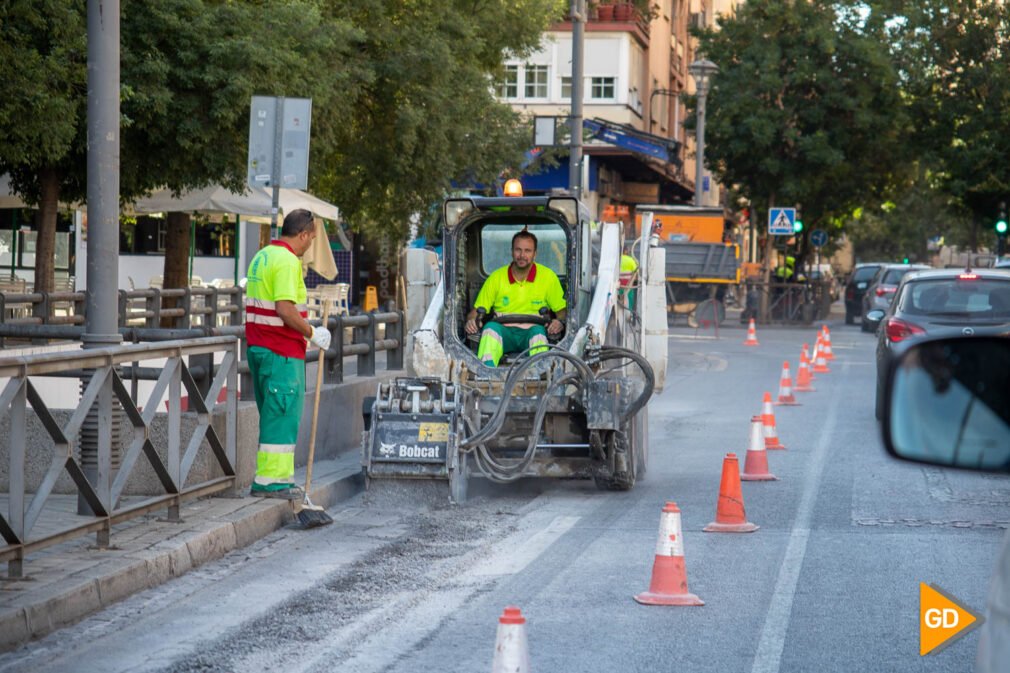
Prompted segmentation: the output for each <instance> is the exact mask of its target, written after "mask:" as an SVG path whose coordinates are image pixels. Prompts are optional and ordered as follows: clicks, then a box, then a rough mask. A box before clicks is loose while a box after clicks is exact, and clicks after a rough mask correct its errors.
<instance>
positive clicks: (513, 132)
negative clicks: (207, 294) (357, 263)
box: [315, 0, 565, 238]
mask: <svg viewBox="0 0 1010 673" xmlns="http://www.w3.org/2000/svg"><path fill="white" fill-rule="evenodd" d="M564 6H565V3H564V2H558V1H557V0H519V1H514V2H507V1H504V0H424V1H419V0H408V1H404V0H357V1H356V2H346V1H343V0H330V2H328V3H327V10H328V11H329V12H330V13H331V15H332V16H333V17H335V18H337V19H340V20H344V21H347V22H349V23H351V24H352V25H354V26H357V27H358V28H359V30H360V31H361V37H360V40H359V42H358V45H357V48H358V49H359V50H360V52H361V53H362V54H363V55H364V59H365V62H366V63H367V67H368V72H369V75H370V76H369V77H368V79H367V81H366V83H365V85H364V86H363V87H362V89H361V91H360V94H359V95H358V96H357V98H356V99H355V101H354V106H353V110H352V113H351V115H350V116H349V118H348V119H347V120H346V123H345V125H344V126H343V127H342V129H341V131H340V132H339V133H338V138H339V141H338V143H337V148H338V149H336V150H335V151H334V152H333V153H331V154H330V155H328V156H323V157H320V161H319V164H317V165H321V168H322V170H321V171H320V172H319V173H317V174H316V178H315V179H316V180H317V182H315V184H317V185H318V187H319V191H320V193H321V194H322V195H324V196H328V197H329V198H331V199H332V200H333V201H334V202H335V203H338V204H340V206H341V208H342V210H343V212H344V214H345V216H347V217H348V218H349V220H350V221H351V222H352V223H353V224H354V225H355V226H356V227H358V228H361V229H365V230H368V231H371V232H374V233H382V234H383V235H390V236H392V237H393V238H397V237H399V236H402V235H403V233H404V232H405V231H406V229H407V226H408V221H409V218H410V216H411V215H412V214H414V213H417V212H422V211H424V210H425V209H426V208H427V207H428V206H429V205H430V204H431V203H432V201H434V200H436V199H438V198H439V197H440V196H441V195H443V194H444V193H445V192H446V191H448V190H449V189H450V188H451V187H452V185H453V184H454V183H456V184H460V183H463V184H468V183H473V182H480V183H484V184H492V183H493V182H494V180H495V179H496V177H497V176H498V175H499V174H500V173H501V172H502V170H503V169H505V168H508V167H510V166H511V167H516V166H518V165H519V164H520V162H521V161H522V155H523V152H524V150H526V149H527V148H528V145H529V128H528V126H526V125H525V124H524V123H523V120H522V119H521V117H520V116H519V115H518V114H516V113H515V112H513V111H512V109H511V108H510V107H509V106H508V105H505V104H503V103H500V102H498V101H497V100H496V99H495V96H494V92H493V89H492V82H493V79H494V77H495V76H496V75H499V74H500V73H501V68H502V63H503V61H504V59H505V57H506V55H508V54H520V55H521V54H524V53H528V52H530V51H532V50H533V49H535V48H536V47H538V46H539V44H540V41H541V39H542V33H543V31H544V30H545V29H546V28H547V27H548V26H549V24H550V23H551V22H552V21H553V20H556V19H557V18H559V17H560V16H561V15H562V13H563V8H564Z"/></svg>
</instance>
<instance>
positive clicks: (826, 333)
mask: <svg viewBox="0 0 1010 673" xmlns="http://www.w3.org/2000/svg"><path fill="white" fill-rule="evenodd" d="M821 343H822V344H824V359H825V360H827V361H828V362H831V361H832V360H834V359H835V354H834V353H832V352H831V330H829V329H828V326H827V325H821Z"/></svg>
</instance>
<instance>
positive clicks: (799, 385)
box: [793, 350, 815, 393]
mask: <svg viewBox="0 0 1010 673" xmlns="http://www.w3.org/2000/svg"><path fill="white" fill-rule="evenodd" d="M813 380H814V377H813V376H812V375H811V374H810V360H809V359H808V358H807V351H806V350H803V351H801V352H800V368H799V370H798V371H797V372H796V387H795V388H793V390H795V391H796V392H798V393H812V392H814V390H815V388H814V387H813V386H812V385H811V383H812V382H813Z"/></svg>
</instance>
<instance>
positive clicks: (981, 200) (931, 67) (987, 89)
mask: <svg viewBox="0 0 1010 673" xmlns="http://www.w3.org/2000/svg"><path fill="white" fill-rule="evenodd" d="M876 4H877V5H878V7H877V11H878V13H880V15H881V16H882V17H883V18H884V19H885V20H886V25H887V27H888V29H889V35H888V39H887V43H888V44H891V45H893V51H894V58H895V63H896V64H897V67H898V69H899V71H900V73H901V75H902V82H903V88H904V90H905V91H906V94H907V95H906V100H907V102H908V110H909V115H910V117H911V119H912V122H913V123H912V128H913V129H914V133H913V135H912V138H911V142H912V144H913V146H914V147H915V149H916V151H917V153H918V154H919V156H920V157H921V160H922V161H923V162H924V163H925V164H926V165H928V166H929V167H930V169H931V171H932V172H933V173H934V174H935V176H936V180H937V184H938V186H939V188H940V189H942V190H943V191H944V192H946V193H947V194H948V195H949V196H950V198H951V199H952V200H953V201H954V202H955V203H956V204H957V205H958V206H959V207H960V208H963V209H964V210H966V211H967V212H969V213H970V214H971V225H970V228H969V230H968V244H969V246H970V247H971V248H972V249H973V250H974V249H976V248H977V246H978V245H979V242H980V241H979V237H978V232H979V224H980V223H992V222H994V221H995V220H996V215H997V213H998V210H999V202H1001V201H1010V165H1008V162H1007V157H1008V156H1010V8H1008V7H1007V5H1006V4H1005V3H997V2H991V1H985V0H967V1H966V0H891V1H890V2H879V3H876Z"/></svg>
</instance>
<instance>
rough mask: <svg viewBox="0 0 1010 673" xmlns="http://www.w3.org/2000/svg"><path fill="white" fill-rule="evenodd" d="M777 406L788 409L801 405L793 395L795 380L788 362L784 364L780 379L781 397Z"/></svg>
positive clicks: (776, 402)
mask: <svg viewBox="0 0 1010 673" xmlns="http://www.w3.org/2000/svg"><path fill="white" fill-rule="evenodd" d="M775 404H778V405H781V406H786V407H795V406H799V404H800V403H799V402H797V401H796V396H795V395H793V378H792V376H791V375H790V374H789V363H788V362H783V363H782V376H781V377H779V397H778V399H777V400H776V401H775Z"/></svg>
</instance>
